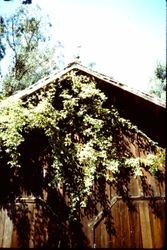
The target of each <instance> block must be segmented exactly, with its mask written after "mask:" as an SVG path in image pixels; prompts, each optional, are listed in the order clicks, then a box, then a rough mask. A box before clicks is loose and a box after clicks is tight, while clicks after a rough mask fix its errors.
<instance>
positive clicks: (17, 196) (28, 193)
mask: <svg viewBox="0 0 167 250" xmlns="http://www.w3.org/2000/svg"><path fill="white" fill-rule="evenodd" d="M27 135H28V136H27ZM19 150H20V154H21V158H20V164H21V168H18V169H15V168H9V166H8V165H7V161H8V159H7V156H5V150H4V157H3V159H2V158H1V159H0V209H1V210H0V247H23V248H24V247H25V248H29V247H55V248H59V247H86V246H89V243H90V242H89V240H88V238H87V235H86V232H85V233H84V231H83V226H82V224H81V223H80V222H79V221H75V222H70V221H69V219H68V214H69V208H68V205H67V203H66V201H65V197H64V196H63V195H62V194H61V193H60V192H59V190H58V189H56V188H55V189H52V188H50V187H48V185H47V184H48V182H49V180H50V178H51V176H50V171H49V166H50V165H51V163H52V159H51V154H50V152H51V148H50V147H49V143H48V140H47V138H46V137H45V136H44V134H43V133H42V131H32V132H31V133H29V134H25V141H24V142H23V144H22V145H21V147H20V149H19ZM44 168H45V169H47V174H46V176H45V178H43V174H44V172H43V170H44ZM115 177H116V182H115V183H113V186H112V187H110V188H113V189H114V193H115V194H114V193H111V197H109V195H108V196H106V201H105V202H106V203H105V204H107V202H108V201H109V200H111V198H112V196H113V195H117V196H120V197H121V199H122V200H123V201H124V202H125V203H126V204H127V206H128V208H129V210H131V211H137V210H136V208H135V204H134V203H133V201H132V199H131V193H130V191H131V190H130V188H129V187H130V181H131V170H130V169H128V170H127V169H126V171H125V168H122V169H120V173H119V174H117V176H115ZM157 181H158V182H159V183H160V184H161V183H162V182H163V181H164V176H162V175H161V174H160V175H159V180H157ZM140 183H141V186H142V190H143V196H145V197H146V196H147V197H149V201H150V206H151V208H152V211H153V213H155V214H156V216H158V217H161V216H162V211H160V210H159V207H158V205H157V204H158V203H157V202H156V199H155V198H154V196H155V192H154V190H153V187H152V186H151V184H150V183H149V182H148V180H147V178H146V177H141V181H140ZM98 185H100V188H101V195H102V196H103V194H104V193H105V189H106V183H105V181H104V180H101V182H99V183H98ZM97 198H99V197H97ZM99 199H100V198H99ZM101 199H102V200H103V201H104V200H105V199H104V196H103V197H101ZM90 202H91V201H90ZM105 204H104V207H105ZM91 209H92V208H91V206H90V207H89V209H88V210H89V211H88V210H87V211H85V213H86V214H87V216H88V217H89V216H90V214H91V213H93V214H91V217H93V218H94V217H95V216H96V215H97V214H98V211H95V210H94V209H93V210H91ZM110 210H111V209H110ZM92 211H93V212H92ZM107 211H109V209H108V208H107V209H106V213H107ZM103 213H104V211H103ZM104 215H105V214H104ZM110 216H111V218H110V219H111V221H109V222H108V225H109V224H110V225H111V228H108V233H109V234H112V235H114V234H116V233H118V232H117V231H115V229H114V226H115V224H114V223H117V222H116V221H114V218H112V213H111V214H110ZM106 218H108V219H109V216H108V217H107V216H106ZM113 221H114V223H113ZM106 223H107V221H106ZM111 229H112V230H111ZM4 239H5V240H4Z"/></svg>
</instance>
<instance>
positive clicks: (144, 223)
mask: <svg viewBox="0 0 167 250" xmlns="http://www.w3.org/2000/svg"><path fill="white" fill-rule="evenodd" d="M139 212H140V224H141V234H142V245H143V248H152V247H153V244H152V235H151V226H150V217H149V208H148V202H147V201H140V204H139Z"/></svg>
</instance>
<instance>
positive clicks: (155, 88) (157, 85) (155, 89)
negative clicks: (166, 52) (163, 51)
mask: <svg viewBox="0 0 167 250" xmlns="http://www.w3.org/2000/svg"><path fill="white" fill-rule="evenodd" d="M165 79H166V67H165V65H164V64H162V63H158V64H157V66H156V69H155V71H154V77H153V79H151V82H150V88H149V92H150V94H152V95H154V96H155V97H158V98H160V99H161V100H165V97H166V83H165Z"/></svg>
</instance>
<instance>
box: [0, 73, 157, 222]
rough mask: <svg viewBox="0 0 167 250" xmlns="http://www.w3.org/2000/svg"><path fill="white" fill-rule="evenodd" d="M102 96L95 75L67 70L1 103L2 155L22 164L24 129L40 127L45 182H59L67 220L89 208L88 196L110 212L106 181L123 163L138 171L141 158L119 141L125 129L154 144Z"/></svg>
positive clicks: (147, 144)
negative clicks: (46, 158) (46, 149)
mask: <svg viewBox="0 0 167 250" xmlns="http://www.w3.org/2000/svg"><path fill="white" fill-rule="evenodd" d="M105 100H106V97H105V95H104V94H103V93H102V92H101V91H100V90H98V89H97V88H96V84H95V82H94V80H93V79H90V78H88V77H86V76H76V75H75V73H73V74H72V73H71V74H69V75H68V77H66V78H62V79H59V80H57V82H56V83H54V84H51V85H50V88H49V89H47V91H44V90H43V91H42V92H41V93H38V94H37V95H36V96H35V95H34V96H33V95H32V96H30V97H28V98H27V100H26V102H25V100H24V102H23V101H22V100H17V99H15V97H14V96H12V97H10V98H7V99H5V100H3V101H1V103H0V142H1V143H0V152H1V156H2V157H3V155H4V154H5V155H7V159H8V165H9V166H10V167H15V168H16V167H22V166H21V165H20V157H21V155H20V153H19V152H20V151H19V147H20V146H21V145H22V143H23V141H24V140H25V137H24V135H25V134H26V135H28V133H29V132H30V131H33V130H35V129H40V130H42V131H43V133H44V134H45V135H46V137H47V138H48V142H49V143H50V147H51V157H52V166H50V168H49V174H50V176H51V178H50V180H49V182H48V187H50V188H53V189H54V188H56V187H57V185H58V184H59V183H63V185H64V188H65V191H66V194H67V196H68V206H69V208H70V213H69V216H70V219H71V220H76V219H79V216H80V208H83V209H85V212H86V211H87V210H88V208H89V207H90V200H91V206H93V207H96V206H97V204H98V203H100V206H101V207H102V209H103V211H104V214H106V213H109V210H110V209H109V206H107V205H106V204H108V203H107V202H106V199H107V198H106V195H105V183H106V181H107V182H108V183H110V184H111V185H112V183H115V181H116V180H117V176H118V174H120V171H121V169H122V168H125V169H128V168H129V169H131V174H132V175H134V176H137V175H141V174H142V171H141V168H140V164H138V162H139V160H140V159H134V158H133V155H132V153H131V152H130V151H129V149H127V148H126V147H125V145H124V146H123V134H126V136H128V137H129V138H130V140H131V142H134V141H136V134H137V135H138V137H140V138H142V139H143V140H144V143H142V146H143V147H145V149H146V150H148V151H150V150H151V147H154V148H156V144H155V143H154V142H152V141H151V140H150V139H149V138H147V136H146V135H144V134H143V133H142V132H141V131H139V130H138V129H137V128H136V127H135V126H133V125H132V124H131V123H130V121H127V120H125V119H123V118H121V117H120V116H119V113H118V111H117V110H116V109H114V107H111V108H110V109H109V108H104V107H103V104H104V102H105ZM154 160H155V157H154V156H153V155H152V158H151V164H150V163H149V165H150V169H151V166H152V165H153V169H154V170H155V169H156V168H155V164H152V162H153V161H154ZM144 161H145V160H143V163H144ZM148 161H149V160H148ZM148 161H147V164H148ZM95 183H96V189H95ZM95 197H96V199H95Z"/></svg>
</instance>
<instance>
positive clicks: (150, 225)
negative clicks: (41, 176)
mask: <svg viewBox="0 0 167 250" xmlns="http://www.w3.org/2000/svg"><path fill="white" fill-rule="evenodd" d="M148 181H149V183H150V184H151V186H152V187H153V193H152V195H150V194H149V195H148V194H147V193H145V192H144V191H143V189H142V185H141V183H142V182H141V179H140V177H138V178H136V179H134V178H132V179H131V181H130V184H129V188H130V192H129V194H131V195H130V196H129V199H130V200H131V202H133V205H134V207H133V208H129V207H128V206H127V204H126V202H125V201H123V199H122V197H121V196H118V195H117V194H116V192H115V190H114V189H113V188H112V187H110V186H107V187H106V192H107V193H108V195H109V198H110V200H111V214H112V217H113V228H114V231H113V234H112V235H109V234H108V233H107V231H106V227H105V220H104V218H103V215H102V213H101V212H100V213H99V215H98V216H95V217H94V218H92V219H88V218H86V217H84V218H83V219H82V220H81V222H82V232H81V234H83V235H84V237H85V238H86V242H87V243H86V244H87V246H88V247H94V248H101V247H102V248H104V247H106V248H161V247H163V246H164V241H165V198H164V195H165V189H164V183H161V182H158V181H157V180H155V179H154V178H149V176H148ZM55 216H56V215H55ZM63 228H64V229H65V228H66V229H65V230H67V231H68V230H72V229H70V228H69V227H68V229H67V227H66V226H63V227H62V225H61V226H60V225H58V224H57V222H56V220H55V219H54V216H53V211H51V209H50V207H49V205H48V204H47V202H45V201H41V200H40V199H34V198H33V197H29V198H28V197H27V198H23V199H21V200H18V201H17V202H15V203H13V204H6V205H5V208H2V209H1V210H0V247H3V248H4V247H31V248H34V247H46V246H47V247H48V246H51V247H61V246H63V244H64V245H65V243H63V239H64V240H67V239H65V238H63V237H61V234H62V236H63V230H64V229H63ZM65 234H68V235H72V234H73V232H68V233H67V232H66V233H65ZM77 237H79V236H77ZM81 238H82V237H81ZM70 244H71V245H70V247H73V246H75V243H74V242H73V241H71V243H70Z"/></svg>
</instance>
